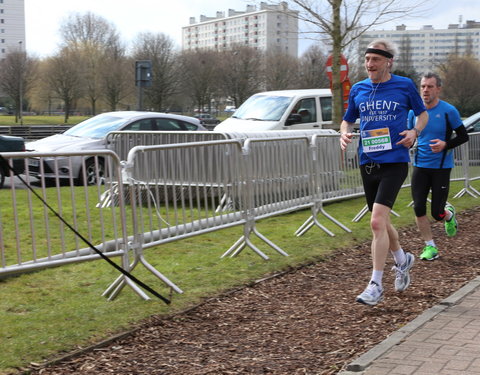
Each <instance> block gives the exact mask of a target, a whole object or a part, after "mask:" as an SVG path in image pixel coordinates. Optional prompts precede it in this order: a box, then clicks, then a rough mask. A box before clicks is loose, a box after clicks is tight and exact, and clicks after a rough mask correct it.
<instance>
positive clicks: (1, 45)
mask: <svg viewBox="0 0 480 375" xmlns="http://www.w3.org/2000/svg"><path fill="white" fill-rule="evenodd" d="M18 50H23V51H24V50H25V4H24V0H0V59H3V58H4V57H5V55H6V54H7V53H9V52H12V51H18Z"/></svg>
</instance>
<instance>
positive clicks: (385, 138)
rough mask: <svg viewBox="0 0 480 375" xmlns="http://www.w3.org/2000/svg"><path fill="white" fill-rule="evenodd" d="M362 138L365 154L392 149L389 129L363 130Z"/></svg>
mask: <svg viewBox="0 0 480 375" xmlns="http://www.w3.org/2000/svg"><path fill="white" fill-rule="evenodd" d="M361 137H362V146H363V151H364V152H378V151H385V150H391V149H392V140H391V138H390V129H389V128H381V129H372V130H362V132H361Z"/></svg>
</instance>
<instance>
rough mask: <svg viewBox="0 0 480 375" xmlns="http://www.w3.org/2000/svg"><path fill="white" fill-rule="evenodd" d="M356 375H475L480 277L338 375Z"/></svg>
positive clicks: (479, 358)
mask: <svg viewBox="0 0 480 375" xmlns="http://www.w3.org/2000/svg"><path fill="white" fill-rule="evenodd" d="M360 374H361V375H410V374H415V375H432V374H435V375H460V374H462V375H476V374H480V277H477V278H476V279H474V280H473V281H471V282H470V283H469V284H467V285H466V286H464V287H463V288H461V289H460V290H459V291H457V292H456V293H454V294H453V295H451V296H450V297H449V298H447V299H445V300H443V301H442V302H441V303H440V304H439V305H437V306H434V307H432V308H431V309H429V310H427V311H426V312H424V313H423V314H422V315H420V316H419V317H417V318H416V319H414V320H413V321H412V322H411V323H409V324H407V325H406V326H405V327H403V328H402V329H400V330H399V331H397V332H395V333H394V334H392V335H390V336H389V337H388V338H387V339H386V340H384V341H383V342H381V343H380V344H379V345H377V346H376V347H374V348H373V349H371V350H370V351H368V352H367V353H365V354H364V355H362V356H361V357H359V358H357V359H356V360H355V361H353V362H351V363H350V364H349V365H348V366H347V370H346V371H342V372H340V373H339V375H360Z"/></svg>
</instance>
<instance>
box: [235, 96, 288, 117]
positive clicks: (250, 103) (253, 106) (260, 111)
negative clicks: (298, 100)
mask: <svg viewBox="0 0 480 375" xmlns="http://www.w3.org/2000/svg"><path fill="white" fill-rule="evenodd" d="M291 101H292V98H291V97H287V96H272V95H254V96H252V97H250V98H249V99H248V100H247V101H246V102H245V103H243V104H242V105H241V106H240V107H239V108H238V109H237V110H236V111H235V113H234V114H233V117H234V118H238V119H242V120H258V121H278V120H280V119H281V118H282V115H283V114H284V112H285V110H286V109H287V107H288V105H289V104H290V102H291Z"/></svg>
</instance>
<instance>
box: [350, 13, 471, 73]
mask: <svg viewBox="0 0 480 375" xmlns="http://www.w3.org/2000/svg"><path fill="white" fill-rule="evenodd" d="M459 21H460V23H458V24H450V25H448V27H447V28H446V29H434V28H433V26H431V25H425V26H423V27H422V28H421V29H420V30H407V27H406V26H405V25H400V26H397V27H396V30H381V31H380V30H371V31H368V32H366V33H365V34H364V35H363V36H362V37H361V38H360V42H359V43H360V44H359V46H360V51H364V50H365V48H366V47H367V45H368V44H369V43H370V42H371V41H372V40H374V39H377V38H385V39H389V40H391V41H393V42H394V43H395V44H396V45H397V47H398V49H399V56H397V57H396V58H395V65H396V67H397V68H398V69H402V70H405V71H408V70H409V69H408V68H410V69H411V68H412V67H413V69H414V70H415V71H416V72H417V73H420V74H421V73H425V72H427V71H430V70H434V69H435V67H436V66H438V65H439V64H441V63H443V62H445V61H446V60H447V58H448V56H449V55H451V54H456V55H459V56H465V55H471V56H473V57H476V58H477V59H480V22H477V21H475V20H468V21H466V22H465V23H464V24H462V23H461V18H460V19H459ZM362 57H363V56H362Z"/></svg>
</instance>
